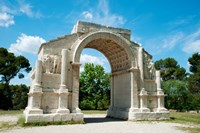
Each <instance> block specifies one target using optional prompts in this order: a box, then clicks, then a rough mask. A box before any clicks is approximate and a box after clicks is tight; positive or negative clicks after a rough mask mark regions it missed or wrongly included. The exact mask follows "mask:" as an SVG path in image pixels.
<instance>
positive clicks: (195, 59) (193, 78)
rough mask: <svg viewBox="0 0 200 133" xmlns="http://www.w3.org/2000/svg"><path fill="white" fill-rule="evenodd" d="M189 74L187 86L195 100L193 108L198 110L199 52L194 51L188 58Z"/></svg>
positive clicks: (199, 98) (199, 103)
mask: <svg viewBox="0 0 200 133" xmlns="http://www.w3.org/2000/svg"><path fill="white" fill-rule="evenodd" d="M188 61H189V63H190V72H192V73H191V74H190V77H189V83H188V88H189V90H190V92H191V93H192V94H193V97H194V99H195V100H196V102H194V103H196V104H195V105H194V106H195V109H197V110H200V54H199V53H195V54H193V55H192V57H190V58H189V59H188Z"/></svg>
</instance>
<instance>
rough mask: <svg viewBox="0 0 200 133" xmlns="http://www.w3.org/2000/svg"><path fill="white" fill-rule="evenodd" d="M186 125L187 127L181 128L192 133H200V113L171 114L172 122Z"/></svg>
mask: <svg viewBox="0 0 200 133" xmlns="http://www.w3.org/2000/svg"><path fill="white" fill-rule="evenodd" d="M169 122H176V123H180V124H185V125H186V126H185V127H179V129H181V130H184V131H189V132H190V133H200V113H198V114H193V113H187V112H170V121H169Z"/></svg>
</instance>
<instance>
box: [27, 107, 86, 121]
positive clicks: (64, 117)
mask: <svg viewBox="0 0 200 133" xmlns="http://www.w3.org/2000/svg"><path fill="white" fill-rule="evenodd" d="M28 112H29V111H28V110H25V111H24V116H25V120H26V121H25V123H30V122H41V121H42V122H55V121H75V122H82V121H83V113H68V114H66V113H52V114H29V113H28Z"/></svg>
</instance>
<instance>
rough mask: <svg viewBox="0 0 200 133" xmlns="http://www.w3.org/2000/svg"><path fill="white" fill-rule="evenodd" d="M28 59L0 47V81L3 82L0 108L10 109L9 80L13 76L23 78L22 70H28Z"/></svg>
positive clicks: (29, 68)
mask: <svg viewBox="0 0 200 133" xmlns="http://www.w3.org/2000/svg"><path fill="white" fill-rule="evenodd" d="M30 70H31V67H30V64H29V61H28V60H27V59H26V58H25V57H24V56H15V55H14V54H13V53H10V52H8V51H7V49H5V48H0V83H1V84H3V86H4V87H3V88H4V89H3V90H1V94H0V95H1V96H2V97H1V98H0V100H1V103H3V104H5V105H2V104H1V105H0V106H1V107H0V108H1V109H12V107H13V105H12V100H11V97H12V96H11V90H10V88H9V83H10V80H11V79H13V78H14V77H15V76H17V75H18V77H19V78H20V79H21V78H24V74H23V73H24V72H27V73H28V72H30Z"/></svg>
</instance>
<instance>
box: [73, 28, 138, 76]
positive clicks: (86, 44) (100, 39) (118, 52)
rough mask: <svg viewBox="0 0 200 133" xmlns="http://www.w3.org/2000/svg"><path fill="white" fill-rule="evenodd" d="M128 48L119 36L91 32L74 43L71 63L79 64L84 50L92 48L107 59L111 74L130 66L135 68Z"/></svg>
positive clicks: (132, 55) (125, 41)
mask: <svg viewBox="0 0 200 133" xmlns="http://www.w3.org/2000/svg"><path fill="white" fill-rule="evenodd" d="M130 47H131V44H130V42H128V41H127V40H126V39H125V38H123V37H122V36H121V35H119V34H115V33H111V32H108V31H97V32H92V33H89V34H87V35H86V36H84V37H82V38H81V39H80V40H77V41H76V42H75V43H74V45H73V48H72V49H74V51H75V52H74V54H73V62H80V55H81V52H82V50H83V49H84V48H93V49H96V50H98V51H100V52H101V53H103V54H104V55H105V56H106V57H107V59H108V61H109V63H110V65H111V69H112V72H116V71H120V70H125V69H129V68H131V67H132V65H133V67H136V64H137V63H136V62H135V57H134V54H133V53H132V51H131V49H130ZM133 61H134V62H133Z"/></svg>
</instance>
